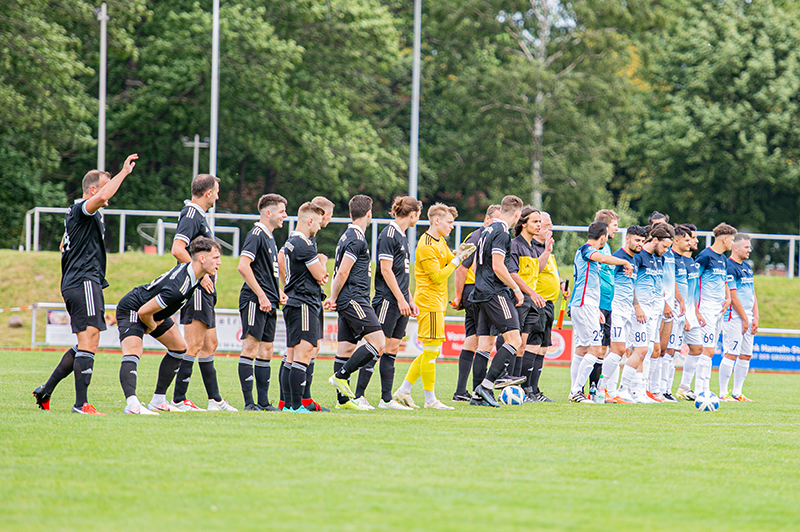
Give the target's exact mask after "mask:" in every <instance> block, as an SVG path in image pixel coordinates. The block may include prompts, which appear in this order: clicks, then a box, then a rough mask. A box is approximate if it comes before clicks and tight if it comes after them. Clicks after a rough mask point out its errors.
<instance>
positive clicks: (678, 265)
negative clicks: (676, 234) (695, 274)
mask: <svg viewBox="0 0 800 532" xmlns="http://www.w3.org/2000/svg"><path fill="white" fill-rule="evenodd" d="M692 262H694V261H692ZM675 282H676V283H677V284H678V292H680V294H681V297H682V298H683V304H684V305H685V306H686V309H687V310H688V309H689V307H690V299H689V271H688V270H687V269H686V257H684V256H683V255H678V254H677V253H675Z"/></svg>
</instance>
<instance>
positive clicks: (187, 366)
mask: <svg viewBox="0 0 800 532" xmlns="http://www.w3.org/2000/svg"><path fill="white" fill-rule="evenodd" d="M193 370H194V357H190V356H188V355H184V356H183V360H181V365H180V367H179V368H178V375H177V376H176V377H175V390H174V391H173V397H172V400H173V401H175V402H176V403H180V402H181V401H185V400H186V391H187V390H188V389H189V381H191V380H192V372H193Z"/></svg>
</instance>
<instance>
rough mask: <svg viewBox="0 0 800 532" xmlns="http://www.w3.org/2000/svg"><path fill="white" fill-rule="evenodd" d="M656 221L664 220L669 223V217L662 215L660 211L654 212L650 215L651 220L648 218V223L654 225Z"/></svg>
mask: <svg viewBox="0 0 800 532" xmlns="http://www.w3.org/2000/svg"><path fill="white" fill-rule="evenodd" d="M656 220H664V222H665V223H669V215H668V214H661V213H660V212H658V211H653V214H651V215H650V218H648V220H647V221H648V222H649V223H650V225H653V222H655V221H656Z"/></svg>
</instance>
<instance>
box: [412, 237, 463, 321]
mask: <svg viewBox="0 0 800 532" xmlns="http://www.w3.org/2000/svg"><path fill="white" fill-rule="evenodd" d="M453 257H454V255H453V252H452V251H450V248H449V247H447V242H445V240H444V238H443V237H439V239H438V240H437V239H436V238H433V237H432V236H431V235H430V234H429V233H425V234H424V235H422V238H420V239H419V243H418V245H417V257H416V260H415V261H414V279H415V281H416V283H417V287H416V290H415V291H414V303H416V304H417V306H418V307H419V310H420V312H444V311H445V310H447V278H448V277H450V274H452V273H453V272H454V271H455V269H456V267H455V266H454V265H453V263H452V261H453Z"/></svg>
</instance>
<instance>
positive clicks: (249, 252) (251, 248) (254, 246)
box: [176, 231, 261, 260]
mask: <svg viewBox="0 0 800 532" xmlns="http://www.w3.org/2000/svg"><path fill="white" fill-rule="evenodd" d="M176 237H177V235H176ZM260 242H261V239H260V238H258V237H257V236H256V235H254V234H253V233H252V231H251V232H249V233H247V236H246V237H245V238H244V245H243V246H242V251H241V255H244V256H245V257H247V258H248V259H250V260H256V255H258V248H259V243H260Z"/></svg>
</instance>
